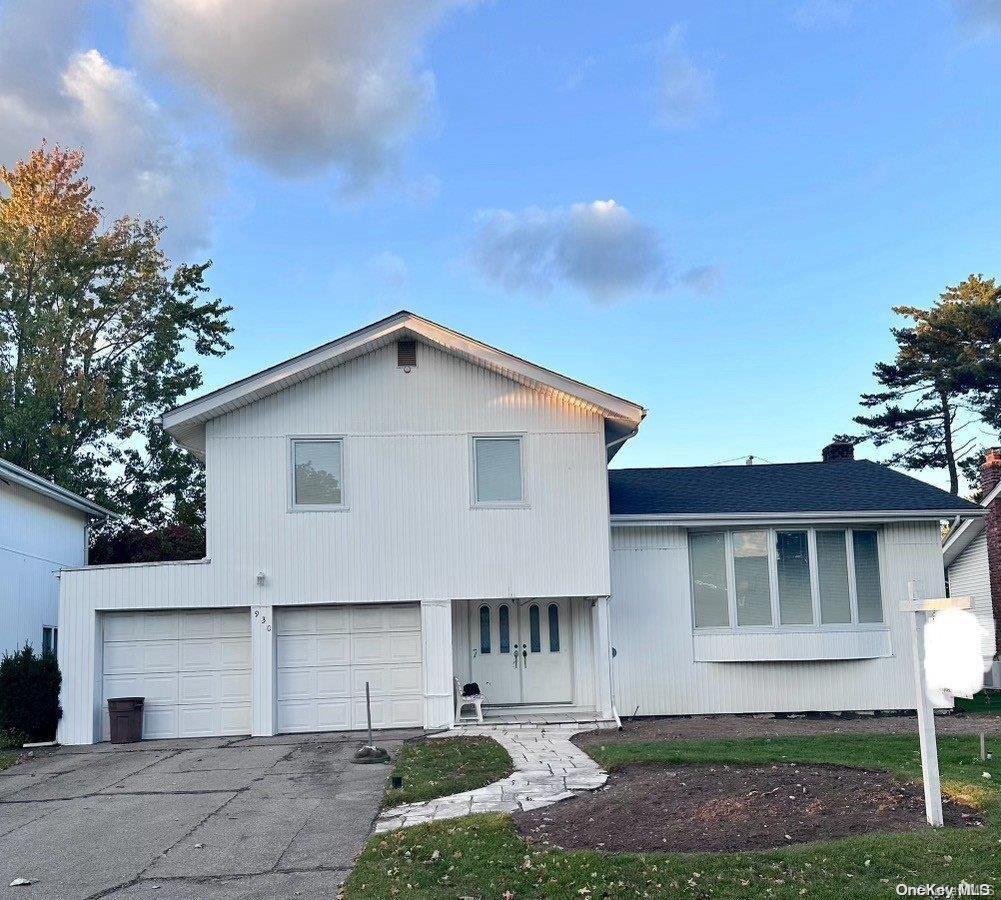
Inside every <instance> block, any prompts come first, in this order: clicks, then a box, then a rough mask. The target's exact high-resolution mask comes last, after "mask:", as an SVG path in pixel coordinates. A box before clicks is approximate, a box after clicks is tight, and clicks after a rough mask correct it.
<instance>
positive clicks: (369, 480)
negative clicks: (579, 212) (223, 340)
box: [59, 312, 983, 743]
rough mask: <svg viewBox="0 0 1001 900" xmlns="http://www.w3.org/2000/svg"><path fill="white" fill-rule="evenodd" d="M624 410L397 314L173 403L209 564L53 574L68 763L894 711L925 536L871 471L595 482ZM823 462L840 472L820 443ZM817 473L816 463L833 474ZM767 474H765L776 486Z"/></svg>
mask: <svg viewBox="0 0 1001 900" xmlns="http://www.w3.org/2000/svg"><path fill="white" fill-rule="evenodd" d="M645 412H646V411H645V410H644V409H643V408H642V407H641V406H640V405H638V404H636V403H633V402H630V401H628V400H624V399H622V398H620V397H617V396H615V395H613V394H610V393H607V392H605V391H602V390H598V389H596V388H593V387H589V386H588V385H585V384H582V383H580V382H578V381H574V380H573V379H570V378H567V377H565V376H562V375H559V374H556V373H554V372H551V371H549V370H547V369H544V368H542V367H540V366H537V365H534V364H533V363H530V362H527V361H526V360H524V359H520V358H518V357H516V356H513V355H511V354H508V353H505V352H503V351H500V350H497V349H495V348H493V347H490V346H488V345H486V344H483V343H481V342H479V341H476V340H473V339H471V338H469V337H466V336H464V335H461V334H458V333H456V332H454V331H451V330H449V329H448V328H445V327H442V326H440V325H437V324H435V323H433V322H430V321H428V320H426V319H423V318H420V317H419V316H416V315H413V314H411V313H408V312H400V313H397V314H395V315H393V316H390V317H389V318H387V319H384V320H382V321H380V322H377V323H375V324H373V325H370V326H368V327H366V328H363V329H361V330H359V331H356V332H354V333H352V334H349V335H346V336H345V337H342V338H340V339H338V340H336V341H333V342H331V343H328V344H325V345H323V346H321V347H319V348H317V349H315V350H312V351H310V352H308V353H305V354H303V355H301V356H298V357H296V358H294V359H291V360H288V361H287V362H284V363H281V364H279V365H277V366H274V367H272V368H270V369H267V370H265V371H263V372H259V373H257V374H255V375H252V376H250V377H248V378H246V379H244V380H242V381H239V382H236V383H235V384H232V385H229V386H228V387H225V388H222V389H220V390H217V391H214V392H212V393H210V394H208V395H206V396H204V397H201V398H199V399H196V400H193V401H191V402H189V403H186V404H184V405H182V406H180V407H178V408H176V409H174V410H172V411H170V412H169V413H167V414H165V415H164V417H163V423H164V426H165V427H166V429H167V430H168V431H169V432H170V433H171V435H173V437H174V438H175V439H176V440H177V441H178V442H179V443H180V444H181V445H183V446H185V447H187V448H188V449H190V450H191V451H193V452H194V453H196V454H198V455H199V456H201V457H202V458H203V459H204V460H205V463H206V472H207V495H208V507H207V525H208V536H207V544H208V546H207V556H206V558H205V559H204V560H201V561H198V562H178V563H160V564H145V563H144V564H136V565H118V566H93V567H85V568H79V569H75V570H71V571H67V572H64V573H63V574H62V576H61V592H60V617H59V627H60V645H59V658H60V665H61V668H62V672H63V700H62V705H63V709H64V717H63V720H62V723H61V725H60V731H59V738H60V740H61V741H63V742H64V743H90V742H93V741H98V740H101V739H103V738H104V737H106V735H107V716H106V712H105V710H106V701H107V699H108V698H109V697H117V696H143V697H145V698H146V714H145V723H144V735H145V736H146V737H169V736H194V735H223V734H247V733H252V734H257V735H268V734H274V733H279V732H290V731H322V730H337V729H352V728H361V727H363V726H364V724H365V700H364V697H365V690H364V688H365V683H366V682H368V683H369V685H370V687H371V696H372V712H373V720H374V724H375V725H376V726H377V727H413V726H417V727H424V728H428V729H437V728H444V727H448V726H450V725H451V724H452V722H453V718H454V690H453V685H454V681H455V679H458V680H459V681H460V682H463V683H464V682H468V681H475V682H477V683H478V684H479V685H480V688H481V689H482V691H483V693H484V695H485V696H486V702H487V707H488V710H489V711H493V712H494V713H497V712H501V711H502V712H505V713H508V714H510V713H511V712H512V711H522V712H527V713H532V714H535V715H547V714H548V715H553V716H555V715H557V714H559V715H560V716H568V715H569V716H579V717H587V718H591V719H598V720H609V719H612V718H613V717H614V716H615V714H616V711H618V712H619V713H621V714H623V715H625V714H632V713H633V712H634V711H635V710H636V709H638V710H639V712H640V714H648V715H653V714H672V713H692V712H716V711H731V712H743V711H758V710H800V709H818V710H819V709H831V710H833V709H873V708H886V707H891V708H905V707H908V706H910V707H913V705H914V702H913V698H912V697H911V694H910V692H911V690H912V688H911V686H910V681H909V678H908V672H909V668H908V667H909V665H910V660H909V655H908V654H909V644H908V641H907V635H906V632H905V630H904V628H905V624H906V623H905V620H904V618H903V616H902V615H901V614H900V613H898V612H897V611H896V610H897V609H898V607H899V599H901V598H902V597H903V596H905V594H906V584H907V581H908V580H910V579H916V580H918V581H919V583H920V584H921V587H922V590H923V591H925V592H926V593H929V594H935V595H940V594H941V593H942V591H943V589H944V584H943V574H942V563H941V553H940V550H939V531H938V528H939V525H938V522H939V520H940V519H941V518H942V517H954V516H957V515H960V516H966V515H971V516H977V515H981V514H982V512H983V510H982V509H981V508H979V507H977V506H975V505H974V504H969V503H966V502H965V501H962V500H957V499H956V498H954V497H951V496H950V495H948V494H946V493H944V492H942V491H938V490H937V489H935V488H932V487H930V486H928V485H926V484H924V483H922V482H919V481H916V480H915V479H912V478H908V477H907V476H904V475H901V474H899V473H896V472H892V471H891V470H888V469H886V468H884V467H882V466H878V465H876V464H874V463H867V462H855V461H852V460H842V459H834V460H832V461H829V462H823V463H810V464H803V465H801V466H798V467H797V466H789V467H783V466H755V467H717V468H707V469H646V470H612V471H611V472H609V470H608V462H609V460H611V459H612V457H613V456H614V455H615V453H616V451H617V450H618V449H619V448H620V447H621V446H622V444H623V443H624V442H625V441H626V440H628V439H630V438H632V437H633V436H634V435H635V434H636V433H637V430H638V429H639V427H640V424H641V422H642V420H643V418H644V415H645ZM835 449H837V448H835ZM838 455H839V454H838V453H836V452H835V453H834V454H833V456H838ZM769 473H770V474H769Z"/></svg>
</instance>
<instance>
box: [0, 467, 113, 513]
mask: <svg viewBox="0 0 1001 900" xmlns="http://www.w3.org/2000/svg"><path fill="white" fill-rule="evenodd" d="M0 479H2V480H4V481H7V482H8V483H14V484H19V485H21V486H22V487H25V488H28V489H29V490H32V491H34V492H35V493H37V494H41V495H43V496H45V497H48V498H49V499H50V500H55V501H56V502H57V503H61V504H62V505H63V506H68V507H71V508H72V509H75V510H77V511H78V512H82V513H85V514H86V515H88V516H90V517H91V518H94V519H107V518H111V517H114V516H116V513H113V512H112V511H111V510H110V509H105V508H104V507H103V506H99V505H98V504H96V503H94V502H93V501H92V500H88V499H87V498H86V497H81V496H80V495H79V494H74V493H73V492H72V491H68V490H66V488H62V487H60V486H59V485H58V484H56V483H55V482H52V481H49V480H48V479H45V478H42V477H41V476H40V475H36V474H35V473H34V472H30V471H28V470H27V469H23V468H21V466H18V465H16V464H15V463H12V462H9V461H8V460H5V459H4V460H0Z"/></svg>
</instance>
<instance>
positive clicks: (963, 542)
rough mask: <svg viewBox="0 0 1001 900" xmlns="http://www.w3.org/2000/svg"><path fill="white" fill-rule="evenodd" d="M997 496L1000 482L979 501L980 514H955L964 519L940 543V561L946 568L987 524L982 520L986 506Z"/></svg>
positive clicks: (1000, 490)
mask: <svg viewBox="0 0 1001 900" xmlns="http://www.w3.org/2000/svg"><path fill="white" fill-rule="evenodd" d="M998 496H1001V484H998V485H997V486H996V487H995V488H994V490H993V491H991V492H990V493H989V494H988V495H987V496H986V497H984V499H983V500H982V501H981V502H980V505H981V506H982V507H983V508H984V511H983V513H982V514H981V515H979V516H971V515H970V513H969V512H965V513H960V514H959V515H958V516H957V518H960V517H961V518H962V519H964V521H962V522H960V523H959V525H957V526H956V527H954V528H953V529H952V531H950V532H949V537H947V538H946V540H945V543H944V544H943V545H942V563H943V564H944V565H945V567H946V568H947V569H948V568H949V566H951V565H952V564H953V563H954V562H955V561H956V559H957V558H958V557H959V554H960V553H962V552H963V551H964V550H965V549H966V548H967V547H969V546H970V544H972V543H973V541H974V539H975V538H976V537H977V535H979V534H980V533H981V532H982V531H983V530H984V528H985V527H986V525H987V523H986V521H985V520H984V516H986V515H987V508H988V507H989V506H990V505H991V504H992V503H993V502H994V501H995V500H996V499H997V498H998Z"/></svg>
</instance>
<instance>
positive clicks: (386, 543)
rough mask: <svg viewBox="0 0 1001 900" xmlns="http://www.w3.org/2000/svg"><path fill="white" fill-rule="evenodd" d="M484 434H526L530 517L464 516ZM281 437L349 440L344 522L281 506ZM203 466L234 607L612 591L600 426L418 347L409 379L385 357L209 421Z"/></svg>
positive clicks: (473, 512)
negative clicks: (475, 447) (473, 456)
mask: <svg viewBox="0 0 1001 900" xmlns="http://www.w3.org/2000/svg"><path fill="white" fill-rule="evenodd" d="M483 433H486V434H489V433H520V434H524V440H523V470H524V485H525V495H526V499H527V504H528V505H527V507H526V508H524V509H521V508H518V509H482V508H480V509H473V508H471V498H472V493H471V485H470V473H471V467H470V448H471V435H474V434H483ZM289 435H336V436H341V437H343V438H344V502H345V505H346V506H347V509H346V510H345V511H342V512H334V511H331V512H290V511H289V446H288V438H289ZM206 463H207V473H208V484H207V490H208V555H209V556H210V557H211V558H212V568H213V570H215V572H216V573H217V577H219V578H221V579H222V580H223V581H222V583H224V584H225V585H226V588H227V590H228V591H231V592H233V594H234V596H233V597H232V602H234V603H244V604H245V603H248V602H250V601H251V600H253V602H263V601H266V602H274V603H279V602H281V603H286V602H291V603H343V602H366V603H367V602H372V601H391V600H414V599H418V600H419V599H424V598H432V597H438V598H457V597H464V598H467V597H468V598H479V597H487V598H493V597H548V596H567V595H588V596H593V595H600V594H607V593H608V590H609V566H608V499H607V481H606V478H607V476H606V467H605V449H604V441H603V419H602V417H601V416H600V415H598V414H597V413H594V412H592V411H589V410H587V409H585V408H583V407H582V406H580V405H578V404H576V403H574V402H571V401H570V400H565V399H564V400H559V399H557V398H556V397H555V395H553V394H546V393H543V392H541V391H537V390H533V389H531V388H528V387H525V386H522V385H520V384H517V383H515V382H513V381H510V380H509V379H507V378H504V377H503V376H501V375H497V374H495V373H492V372H489V371H487V370H486V369H483V368H481V367H479V366H476V365H473V364H471V363H468V362H465V361H463V360H461V359H459V358H458V357H455V356H452V355H451V354H448V353H445V352H443V351H440V350H437V349H435V348H432V347H431V346H429V345H427V344H423V343H421V344H420V345H419V346H418V365H417V367H416V368H415V369H413V371H411V372H410V373H409V374H406V373H404V371H403V370H402V369H399V368H397V365H396V348H395V346H390V347H386V348H382V349H380V350H377V351H374V352H372V353H369V354H367V355H365V356H362V357H359V358H358V359H355V360H353V361H351V362H349V363H347V364H345V365H343V366H340V367H338V368H336V369H333V370H331V371H330V372H326V373H324V374H322V375H318V376H316V377H314V378H311V379H309V380H308V381H305V382H302V383H301V384H298V385H295V386H294V387H292V388H289V389H288V390H285V391H281V392H280V393H277V394H275V395H273V396H270V397H267V398H264V399H262V400H260V401H258V402H257V403H254V404H252V405H250V406H248V407H245V408H243V409H241V410H237V411H235V412H232V413H229V414H227V415H224V416H221V417H220V418H218V419H215V420H213V421H211V422H209V423H208V431H207V447H206ZM257 572H265V573H266V574H267V584H266V585H265V586H264V587H263V588H258V587H256V585H255V584H254V576H255V575H256V573H257Z"/></svg>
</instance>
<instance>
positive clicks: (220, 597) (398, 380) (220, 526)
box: [60, 343, 611, 743]
mask: <svg viewBox="0 0 1001 900" xmlns="http://www.w3.org/2000/svg"><path fill="white" fill-rule="evenodd" d="M496 433H517V434H522V435H524V438H523V448H524V458H523V472H524V485H525V493H526V499H527V501H528V502H527V506H526V508H516V509H482V508H478V509H474V508H472V506H471V503H472V492H471V484H470V473H471V459H470V452H471V436H472V435H474V434H496ZM296 435H299V436H302V435H331V436H338V437H342V438H343V439H344V484H343V488H344V499H345V505H346V507H347V508H346V509H345V510H343V511H330V512H290V511H289V500H290V497H289V481H290V471H289V437H290V436H296ZM206 466H207V470H206V472H207V531H208V534H207V550H208V554H207V555H208V557H209V560H210V561H201V562H196V563H176V564H163V565H139V566H115V567H94V568H91V569H84V570H79V571H71V572H66V573H64V574H63V578H62V588H61V620H62V623H63V624H62V627H63V628H64V629H65V632H61V634H60V653H61V656H62V655H63V654H64V653H65V659H64V667H63V671H64V672H65V673H66V681H65V682H64V688H63V691H64V693H63V696H64V698H65V701H66V702H65V703H64V708H65V709H66V714H65V717H64V720H63V723H62V725H61V726H60V739H61V740H63V741H64V742H66V743H89V742H91V741H92V740H93V739H94V738H93V734H94V732H93V723H94V721H95V719H98V711H97V710H96V703H95V700H94V697H95V693H94V682H95V677H96V678H97V679H98V680H99V678H100V673H101V663H100V658H99V657H100V642H99V641H98V642H97V644H96V646H95V639H94V635H95V634H96V633H97V632H98V631H99V630H100V618H99V617H97V616H95V611H96V610H114V609H174V608H182V609H186V608H199V607H221V606H240V607H260V608H266V607H269V606H272V607H278V606H289V605H299V604H330V603H373V602H392V601H396V602H401V601H414V600H421V601H425V600H449V601H450V600H451V599H454V598H470V599H476V598H494V597H563V596H574V595H576V596H588V597H590V596H596V595H603V594H607V593H608V592H609V590H610V584H611V581H610V574H609V543H608V541H609V532H608V485H607V475H606V463H605V447H604V420H603V418H602V416H601V415H600V414H599V413H597V412H596V411H594V410H593V409H590V408H589V407H586V406H585V405H583V404H580V403H579V402H577V401H575V400H571V399H568V398H565V397H562V396H561V395H558V394H555V393H553V392H551V391H541V390H535V389H532V388H530V387H526V386H524V385H522V384H519V383H516V382H514V381H511V380H509V379H507V378H505V377H503V376H501V375H499V374H497V373H494V372H492V371H488V370H486V369H483V368H481V367H479V366H476V365H473V364H471V363H468V362H465V361H464V360H461V359H459V358H458V357H455V356H453V355H450V354H448V353H445V352H442V351H440V350H437V349H435V348H432V347H430V346H429V345H427V344H423V343H422V344H420V345H419V346H418V364H417V367H416V368H415V369H413V371H412V372H410V373H409V374H405V373H404V372H403V371H402V370H401V369H400V368H398V367H397V365H396V349H395V347H393V346H390V347H385V348H382V349H380V350H377V351H374V352H372V353H370V354H367V355H365V356H361V357H358V358H357V359H354V360H352V361H351V362H349V363H346V364H345V365H343V366H340V367H338V368H336V369H333V370H331V371H329V372H325V373H323V374H320V375H317V376H315V377H313V378H310V379H307V380H305V381H303V382H300V383H298V384H296V385H294V386H292V387H289V388H288V389H286V390H283V391H281V392H279V393H277V394H274V395H272V396H270V397H266V398H263V399H261V400H259V401H257V402H256V403H254V404H252V405H250V406H247V407H244V408H242V409H239V410H235V411H233V412H231V413H228V414H226V415H223V416H220V417H219V418H218V419H215V420H213V421H211V422H209V423H208V426H207V434H206ZM258 573H263V575H264V583H263V584H258V583H257V575H258ZM446 612H447V613H448V615H447V617H446V618H447V619H448V623H447V624H449V625H450V624H451V620H452V615H453V613H452V612H451V611H450V607H449V608H447V609H446ZM438 620H439V617H438V616H437V615H435V616H434V621H435V630H434V632H433V633H429V635H428V640H431V639H432V638H433V635H434V634H437V635H441V634H444V625H445V624H446V623H443V622H439V621H438ZM582 642H583V639H582ZM447 653H448V657H449V660H451V659H452V655H453V651H452V649H451V647H449V649H448V650H447ZM260 656H261V657H262V662H261V665H262V666H263V665H265V661H264V659H263V658H264V657H266V654H264V653H261V654H260ZM448 668H449V671H451V666H449V667H448ZM438 675H439V676H440V675H441V673H440V672H439V673H438ZM579 677H580V679H582V681H581V689H582V690H583V687H584V681H586V680H587V679H588V678H589V677H590V675H589V674H588V671H587V670H586V669H582V670H581V673H580V675H579ZM437 680H438V681H440V680H441V678H440V677H439V678H438V679H437ZM441 690H442V685H441V684H436V685H435V686H434V689H433V690H429V691H426V695H427V707H428V708H427V710H426V712H427V714H428V715H429V716H430V718H429V721H430V720H432V719H433V720H435V721H438V720H439V719H443V718H444V713H443V712H442V710H444V709H445V708H446V706H447V707H448V708H449V709H450V708H451V706H450V704H451V694H450V693H449V698H448V701H447V703H446V701H445V699H443V698H442V697H441V696H438V695H439V693H440V691H441ZM448 690H449V692H450V690H451V688H450V687H449V688H448ZM258 693H260V694H261V695H262V698H263V696H264V695H265V694H266V691H264V690H263V689H261V690H259V692H258ZM255 702H256V700H255ZM262 702H266V700H263V699H262ZM255 715H256V718H255V721H256V722H257V725H256V726H255V727H257V728H259V729H261V730H264V731H266V730H267V719H268V716H267V715H266V713H264V712H263V711H260V710H258V711H257V712H256V713H255Z"/></svg>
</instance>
